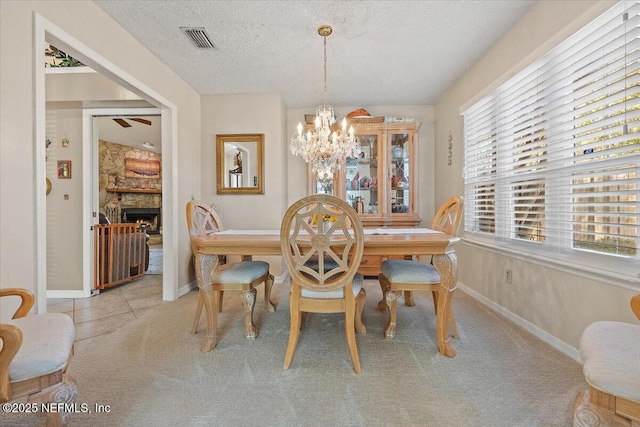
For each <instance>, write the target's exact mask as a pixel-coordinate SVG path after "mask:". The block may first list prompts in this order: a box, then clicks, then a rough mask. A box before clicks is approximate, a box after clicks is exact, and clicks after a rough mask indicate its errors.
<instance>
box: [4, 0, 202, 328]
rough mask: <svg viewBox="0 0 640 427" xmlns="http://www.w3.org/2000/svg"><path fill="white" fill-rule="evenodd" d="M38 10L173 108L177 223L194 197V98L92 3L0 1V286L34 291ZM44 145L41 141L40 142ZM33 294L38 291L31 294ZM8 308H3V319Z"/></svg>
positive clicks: (184, 246)
mask: <svg viewBox="0 0 640 427" xmlns="http://www.w3.org/2000/svg"><path fill="white" fill-rule="evenodd" d="M34 12H37V13H38V14H40V15H42V16H43V17H44V18H46V19H47V20H49V21H51V22H53V23H54V24H55V25H57V26H58V27H60V28H61V29H62V30H64V31H66V32H67V33H69V34H71V35H72V36H73V37H75V38H76V39H78V40H80V41H81V42H82V43H83V44H84V45H86V46H87V47H88V48H90V49H92V50H93V51H95V52H97V53H98V54H100V55H101V56H103V57H104V58H106V59H107V60H109V61H110V62H112V63H113V64H115V65H116V66H118V67H119V68H121V69H122V70H124V71H125V72H127V73H128V74H129V75H131V76H133V77H134V78H135V79H137V80H139V81H141V82H143V83H144V84H145V85H146V86H147V87H149V88H150V89H151V90H153V91H155V92H157V93H158V94H160V95H161V96H163V97H164V98H166V99H167V100H168V101H169V102H171V103H173V104H174V105H176V107H177V110H178V112H177V137H178V139H177V141H175V143H176V146H177V153H178V154H177V156H178V161H177V165H175V169H176V171H177V172H176V173H177V174H178V176H179V179H178V188H176V189H175V191H176V192H177V199H178V207H179V208H178V209H177V212H176V214H177V217H178V218H177V221H178V224H179V225H184V224H185V223H186V217H185V212H184V206H185V204H186V202H187V201H188V200H189V198H190V197H191V195H196V196H199V195H200V178H201V176H200V154H201V153H200V141H201V137H200V136H201V135H200V96H199V95H198V93H196V92H195V91H194V90H193V89H192V88H191V87H190V86H189V85H187V84H186V83H185V82H184V81H183V80H181V79H180V78H178V77H177V76H176V75H175V73H173V72H172V71H170V70H169V69H168V68H167V66H166V65H164V64H162V63H161V62H160V61H159V60H158V58H156V57H155V56H154V55H153V54H152V53H151V52H149V51H148V50H147V49H146V48H144V47H143V46H142V45H141V44H140V43H139V42H138V41H136V40H135V39H134V38H133V37H132V36H131V35H130V34H128V33H127V32H126V31H124V29H122V27H120V26H119V25H118V24H117V23H116V22H115V21H113V20H112V19H111V18H110V17H109V16H108V15H107V14H106V13H105V12H103V11H102V10H101V9H100V8H98V6H96V4H95V3H93V2H89V1H81V2H66V1H2V2H0V51H2V58H3V59H6V58H10V60H3V61H0V110H1V111H2V114H1V115H0V286H2V287H10V286H22V287H25V288H28V289H31V290H32V291H34V292H35V291H36V289H35V286H36V282H37V269H36V266H37V265H38V263H39V262H42V260H40V259H36V234H35V229H36V227H35V226H36V224H35V205H36V200H35V185H36V184H35V181H34V177H35V172H34V165H35V157H34V81H33V33H34V31H33V14H34ZM42 143H44V142H42ZM176 233H177V248H178V260H179V261H178V266H177V269H178V275H177V277H178V286H184V285H185V284H187V283H188V278H189V277H188V276H189V273H188V268H189V261H190V259H191V251H190V246H189V237H188V233H187V229H186V225H185V226H184V227H177V229H176ZM37 297H38V298H40V297H44V296H37ZM7 312H8V310H2V314H1V316H2V317H3V318H4V316H5V313H7Z"/></svg>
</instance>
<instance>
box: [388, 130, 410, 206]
mask: <svg viewBox="0 0 640 427" xmlns="http://www.w3.org/2000/svg"><path fill="white" fill-rule="evenodd" d="M389 148H390V153H389V163H390V164H389V171H390V173H389V175H390V180H389V181H390V182H389V185H390V186H391V192H390V193H389V194H390V198H391V200H390V203H391V214H392V215H393V214H403V213H409V212H411V200H410V194H411V193H410V190H411V189H410V188H409V185H410V184H411V183H412V178H413V177H412V174H413V172H414V171H413V170H411V161H410V159H411V154H412V153H411V136H410V135H409V134H408V133H390V134H389Z"/></svg>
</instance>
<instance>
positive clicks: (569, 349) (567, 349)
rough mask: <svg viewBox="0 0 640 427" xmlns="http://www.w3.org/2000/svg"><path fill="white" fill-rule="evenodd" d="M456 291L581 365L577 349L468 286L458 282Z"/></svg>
mask: <svg viewBox="0 0 640 427" xmlns="http://www.w3.org/2000/svg"><path fill="white" fill-rule="evenodd" d="M458 289H460V290H461V291H462V292H464V293H465V294H468V295H469V296H470V297H472V298H473V299H475V300H477V301H478V302H480V303H481V304H483V305H484V306H486V307H488V308H490V309H491V310H493V311H495V312H496V313H498V314H500V315H502V316H504V317H506V318H507V319H509V320H511V321H512V322H513V323H515V324H516V325H518V326H520V327H521V328H523V329H524V330H526V331H527V332H530V333H531V334H533V335H535V336H536V337H538V338H540V339H541V340H542V341H544V342H546V343H547V344H549V345H550V346H551V347H553V348H555V349H556V350H558V351H560V352H562V353H564V354H566V355H567V356H569V357H570V358H572V359H573V360H575V361H576V362H578V363H580V364H582V357H581V356H580V351H579V350H578V349H577V348H575V347H573V346H570V345H569V344H567V343H566V342H564V341H562V340H560V339H558V338H556V337H554V336H553V335H551V334H550V333H549V332H547V331H545V330H544V329H541V328H539V327H538V326H536V325H534V324H533V323H531V322H529V321H528V320H525V319H523V318H522V317H520V316H518V315H517V314H514V313H512V312H510V311H509V310H507V309H506V308H504V307H503V306H501V305H499V304H497V303H495V302H493V301H491V300H490V299H489V298H487V297H485V296H484V295H481V294H479V293H478V292H476V291H474V290H473V289H471V288H469V287H468V286H465V285H463V284H462V283H460V282H458Z"/></svg>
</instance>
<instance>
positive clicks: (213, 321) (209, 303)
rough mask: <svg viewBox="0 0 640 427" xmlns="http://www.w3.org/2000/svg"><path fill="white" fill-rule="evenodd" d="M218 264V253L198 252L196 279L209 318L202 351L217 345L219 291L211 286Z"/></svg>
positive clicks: (209, 349) (201, 347)
mask: <svg viewBox="0 0 640 427" xmlns="http://www.w3.org/2000/svg"><path fill="white" fill-rule="evenodd" d="M217 265H218V256H217V255H205V254H201V253H197V254H196V268H195V270H196V280H197V281H198V288H200V293H201V294H202V296H203V297H204V312H205V315H206V318H207V332H206V334H205V337H204V339H203V340H202V344H201V345H200V351H202V352H203V353H205V352H208V351H211V350H213V349H214V348H215V346H216V330H217V320H218V319H217V317H218V304H219V303H218V298H219V292H214V291H213V288H212V287H211V274H212V273H213V271H214V270H215V268H216V266H217Z"/></svg>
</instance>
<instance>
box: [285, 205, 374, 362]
mask: <svg viewBox="0 0 640 427" xmlns="http://www.w3.org/2000/svg"><path fill="white" fill-rule="evenodd" d="M314 215H316V218H328V220H327V223H328V225H327V227H323V223H324V221H317V223H316V224H313V222H314V221H312V220H311V219H312V218H313V216H314ZM280 245H281V247H282V254H283V256H284V260H285V264H286V267H287V269H288V271H289V274H290V276H291V304H290V310H291V327H290V330H289V342H288V344H287V351H286V354H285V358H284V369H288V368H289V366H290V365H291V361H292V359H293V355H294V353H295V350H296V345H297V342H298V337H299V335H300V325H301V317H302V312H309V313H344V315H345V333H346V336H347V344H348V347H349V353H350V355H351V362H352V364H353V369H354V371H355V372H356V373H360V358H359V356H358V349H357V346H356V337H355V332H356V331H357V332H358V333H362V334H364V333H366V328H365V326H364V324H363V323H362V309H363V308H364V302H365V298H366V293H365V290H364V289H363V287H362V285H363V282H364V278H363V277H362V275H360V274H358V273H357V272H356V270H357V269H358V267H359V265H360V260H361V259H362V253H363V250H364V232H363V230H362V223H361V222H360V219H359V218H358V214H357V213H356V211H355V210H354V209H353V208H352V207H351V206H349V204H347V203H346V202H344V201H343V200H340V199H339V198H337V197H335V196H331V195H326V194H316V195H312V196H307V197H304V198H302V199H300V200H298V201H297V202H295V203H294V204H293V205H291V206H290V207H289V209H288V210H287V212H286V214H285V216H284V219H283V221H282V226H281V228H280ZM310 260H314V261H313V262H314V263H316V262H317V267H315V265H313V266H312V265H311V264H309V261H310ZM331 267H333V268H331Z"/></svg>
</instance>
